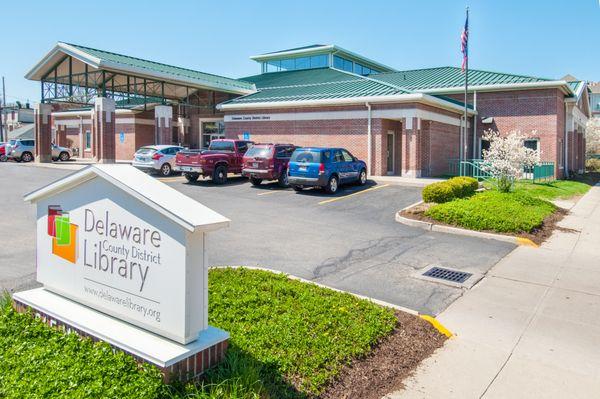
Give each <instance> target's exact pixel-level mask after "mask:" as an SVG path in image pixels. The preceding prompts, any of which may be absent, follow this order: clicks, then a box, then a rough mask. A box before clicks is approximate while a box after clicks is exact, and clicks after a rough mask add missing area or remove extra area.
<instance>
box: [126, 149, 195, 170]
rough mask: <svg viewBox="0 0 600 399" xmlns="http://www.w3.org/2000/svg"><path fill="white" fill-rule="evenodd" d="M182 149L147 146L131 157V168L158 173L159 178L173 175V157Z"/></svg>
mask: <svg viewBox="0 0 600 399" xmlns="http://www.w3.org/2000/svg"><path fill="white" fill-rule="evenodd" d="M181 150H183V147H179V146H176V145H148V146H144V147H141V148H140V149H139V150H137V151H136V152H135V154H134V156H133V161H132V162H131V165H132V166H135V167H136V168H138V169H141V170H144V171H146V172H158V174H159V175H161V176H169V175H170V174H171V173H173V166H174V165H175V155H177V153H178V152H179V151H181Z"/></svg>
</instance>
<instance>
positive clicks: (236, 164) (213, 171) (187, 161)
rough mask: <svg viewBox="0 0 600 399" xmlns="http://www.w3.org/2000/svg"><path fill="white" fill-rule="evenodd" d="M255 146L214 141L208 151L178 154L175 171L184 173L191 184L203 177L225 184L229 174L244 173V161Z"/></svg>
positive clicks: (249, 143) (181, 152) (185, 151)
mask: <svg viewBox="0 0 600 399" xmlns="http://www.w3.org/2000/svg"><path fill="white" fill-rule="evenodd" d="M253 144H254V143H253V142H252V141H247V140H228V139H217V140H213V141H211V142H210V145H209V146H208V149H207V150H184V151H180V152H178V153H177V157H176V159H175V170H177V171H179V172H182V173H183V175H184V176H185V178H186V179H187V180H188V181H190V182H193V181H196V180H198V178H199V177H200V176H201V175H202V176H203V177H211V178H212V180H213V182H215V183H216V184H224V183H226V182H227V174H228V173H239V174H241V173H242V159H243V157H244V154H245V153H246V151H247V150H248V148H249V147H251V146H252V145H253Z"/></svg>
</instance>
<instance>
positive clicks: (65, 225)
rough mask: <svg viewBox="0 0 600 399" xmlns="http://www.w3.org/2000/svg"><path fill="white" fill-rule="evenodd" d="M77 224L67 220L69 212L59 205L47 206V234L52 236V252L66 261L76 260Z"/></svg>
mask: <svg viewBox="0 0 600 399" xmlns="http://www.w3.org/2000/svg"><path fill="white" fill-rule="evenodd" d="M77 229H78V226H77V225H76V224H73V223H71V222H70V220H69V213H68V212H63V210H62V209H61V207H60V206H58V205H50V206H49V207H48V235H49V236H50V237H52V253H53V254H54V255H56V256H58V257H60V258H63V259H64V260H66V261H69V262H71V263H75V262H76V261H77Z"/></svg>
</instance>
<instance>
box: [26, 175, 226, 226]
mask: <svg viewBox="0 0 600 399" xmlns="http://www.w3.org/2000/svg"><path fill="white" fill-rule="evenodd" d="M96 177H99V178H102V179H104V180H106V181H108V182H109V183H111V184H113V185H115V186H116V187H118V188H120V189H121V190H123V191H125V192H126V193H127V194H129V195H131V196H133V197H135V198H137V199H138V200H140V202H143V203H144V204H146V205H148V206H149V207H151V208H153V209H154V210H156V211H157V212H159V213H161V214H163V215H164V216H165V217H167V218H169V219H171V220H172V221H174V222H175V223H177V224H179V225H181V226H182V227H184V228H185V229H187V230H189V231H191V232H193V231H196V230H202V231H211V230H217V229H220V228H222V227H227V226H229V222H230V220H229V219H227V218H226V217H225V216H223V215H221V214H219V213H217V212H215V211H213V210H212V209H210V208H208V207H206V206H204V205H202V204H201V203H199V202H198V201H196V200H193V199H192V198H190V197H188V196H187V195H184V194H182V193H180V192H179V191H177V190H175V189H174V188H171V187H169V186H167V185H166V184H164V183H161V182H160V181H158V180H156V179H155V178H153V177H150V176H149V175H148V174H146V173H144V172H142V171H140V170H138V169H136V168H134V167H133V166H130V165H122V164H121V165H120V164H112V165H103V164H97V165H90V166H88V167H86V168H84V169H81V170H79V171H77V172H75V173H73V174H71V175H68V176H66V177H63V178H62V179H60V180H57V181H55V182H53V183H50V184H48V185H47V186H44V187H41V188H39V189H37V190H35V191H33V192H31V193H29V194H26V195H25V196H24V198H23V199H24V200H25V201H29V202H31V203H35V202H37V201H39V200H40V199H42V198H45V197H48V196H50V195H54V194H57V193H59V192H63V191H66V190H69V189H71V188H73V187H76V186H78V185H79V184H81V183H84V182H86V181H88V180H91V179H94V178H96Z"/></svg>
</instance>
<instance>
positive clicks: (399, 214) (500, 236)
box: [396, 201, 539, 248]
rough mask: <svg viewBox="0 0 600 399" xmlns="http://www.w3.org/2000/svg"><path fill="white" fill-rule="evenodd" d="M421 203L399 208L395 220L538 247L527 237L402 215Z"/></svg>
mask: <svg viewBox="0 0 600 399" xmlns="http://www.w3.org/2000/svg"><path fill="white" fill-rule="evenodd" d="M421 204H423V201H419V202H415V203H414V204H412V205H409V206H407V207H405V208H402V209H400V210H399V211H398V212H396V222H398V223H402V224H404V225H407V226H411V227H418V228H420V229H423V230H427V231H436V232H439V233H447V234H456V235H462V236H469V237H478V238H485V239H488V240H497V241H503V242H509V243H511V244H515V245H525V246H529V247H533V248H538V247H539V245H538V244H536V243H534V242H533V241H531V240H530V239H529V238H524V237H515V236H509V235H504V234H496V233H487V232H483V231H476V230H468V229H463V228H460V227H453V226H446V225H443V224H435V223H431V222H424V221H422V220H416V219H411V218H407V217H404V216H402V212H404V211H407V210H409V209H411V208H413V207H415V206H417V205H421Z"/></svg>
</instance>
